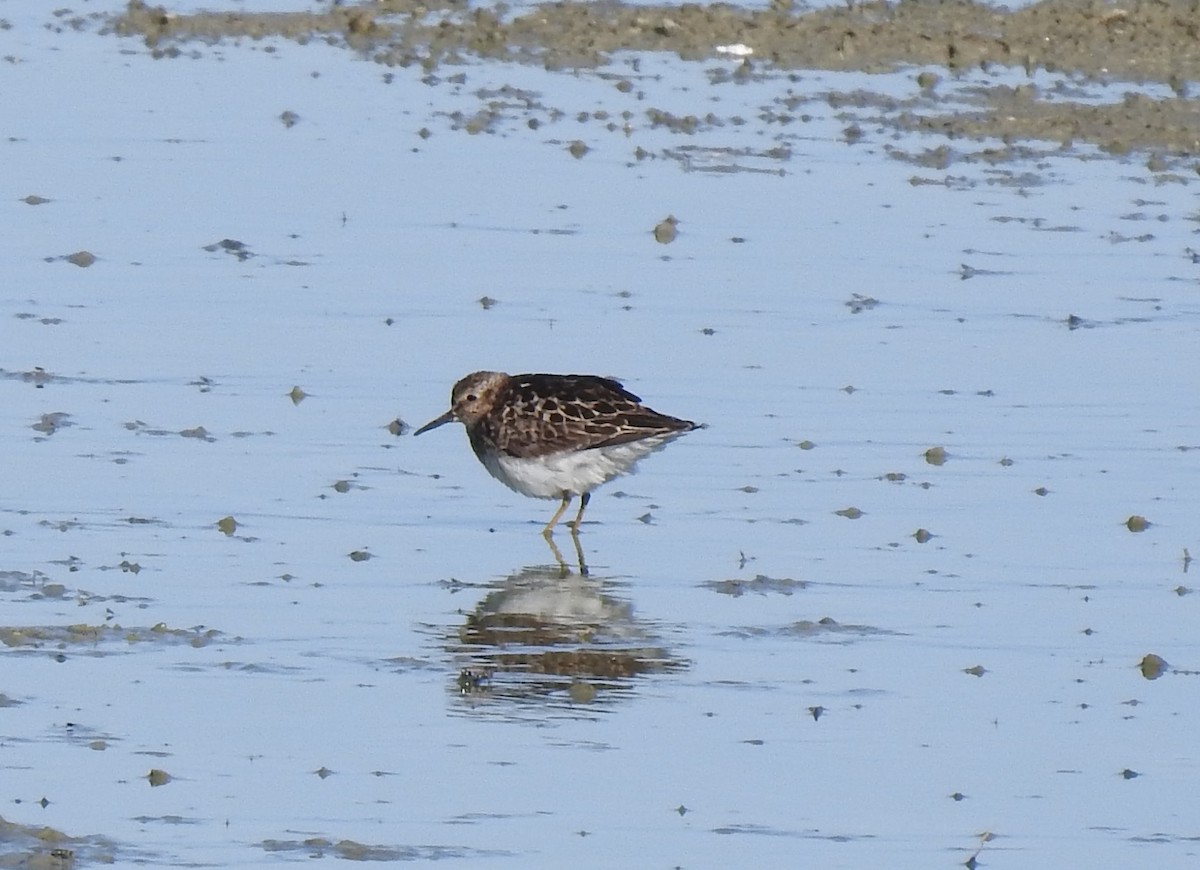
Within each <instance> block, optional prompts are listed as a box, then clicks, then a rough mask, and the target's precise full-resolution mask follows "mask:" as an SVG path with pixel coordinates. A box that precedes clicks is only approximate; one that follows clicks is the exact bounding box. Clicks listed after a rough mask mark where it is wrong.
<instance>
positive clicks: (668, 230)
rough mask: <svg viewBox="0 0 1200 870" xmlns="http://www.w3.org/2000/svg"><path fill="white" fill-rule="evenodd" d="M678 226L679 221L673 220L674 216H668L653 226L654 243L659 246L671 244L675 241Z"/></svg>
mask: <svg viewBox="0 0 1200 870" xmlns="http://www.w3.org/2000/svg"><path fill="white" fill-rule="evenodd" d="M678 226H679V221H678V220H676V219H675V217H674V215H668V216H667V217H665V218H664V219H663V220H661V221H659V223H658V225H657V226H655V228H654V241H656V242H658V243H659V244H660V245H669V244H671V242H673V241H675V237H676V236H677V235H678V234H679V231H678V229H677V227H678Z"/></svg>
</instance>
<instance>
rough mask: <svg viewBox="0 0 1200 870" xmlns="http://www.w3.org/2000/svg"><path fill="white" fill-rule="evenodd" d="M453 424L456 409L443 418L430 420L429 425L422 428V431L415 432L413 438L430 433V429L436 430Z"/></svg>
mask: <svg viewBox="0 0 1200 870" xmlns="http://www.w3.org/2000/svg"><path fill="white" fill-rule="evenodd" d="M453 422H454V409H453V408H451V409H450V410H449V411H447V412H446V413H445V414H443V415H442V416H440V417H437V418H436V419H433V420H430V421H429V422H428V423H426V424H425V425H424V426H422V427H421V428H420V429H418V430H417V431H416V432H414V433H413V437H414V438H415V437H416V436H418V435H420V434H421V433H422V432H428V431H429V430H430V429H436V428H437V427H438V426H445V425H446V424H447V423H453Z"/></svg>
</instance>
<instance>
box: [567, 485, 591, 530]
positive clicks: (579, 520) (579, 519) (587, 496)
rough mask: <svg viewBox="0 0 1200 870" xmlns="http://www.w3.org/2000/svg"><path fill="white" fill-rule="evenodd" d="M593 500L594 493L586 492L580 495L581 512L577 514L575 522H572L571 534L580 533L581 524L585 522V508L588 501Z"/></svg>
mask: <svg viewBox="0 0 1200 870" xmlns="http://www.w3.org/2000/svg"><path fill="white" fill-rule="evenodd" d="M591 500H592V494H591V493H590V492H585V493H584V494H583V495H581V496H580V497H579V513H577V514H575V522H573V523H571V534H572V535H578V534H579V524H580V523H582V522H583V509H584V508H585V507H587V505H588V502H589V501H591Z"/></svg>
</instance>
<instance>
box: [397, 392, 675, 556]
mask: <svg viewBox="0 0 1200 870" xmlns="http://www.w3.org/2000/svg"><path fill="white" fill-rule="evenodd" d="M455 420H457V421H458V422H460V423H462V424H463V425H464V426H466V429H467V437H468V438H469V439H470V442H471V447H472V449H473V450H474V451H475V455H476V456H477V457H479V461H480V462H482V463H483V465H484V467H485V468H487V470H488V472H489V473H490V474H491V475H492V476H493V477H495V478H496V479H497V480H499V481H500V482H501V483H504V484H505V485H506V486H508V487H510V488H511V489H513V490H516V491H517V492H519V493H521V494H523V495H528V496H532V497H534V498H561V499H562V504H561V505H560V506H559V509H558V511H557V512H555V514H554V516H553V517H552V518H551V520H550V522H549V524H547V526H546V528H545V530H544V531H545V533H546V534H547V535H548V534H550V533H551V532H552V531H553V529H554V525H555V523H557V522H558V520H559V518H560V517H561V516H562V514H563V512H564V511H565V510H566V509H567V505H568V504H570V501H571V497H572V496H573V495H579V496H580V506H579V513H578V514H577V515H576V517H575V521H574V523H572V524H571V526H572V531H573V532H578V531H579V522H580V520H581V519H582V517H583V510H584V508H585V507H587V503H588V499H589V498H590V497H591V491H592V490H593V489H594V488H596V487H597V486H599V485H600V484H602V483H604V482H605V481H608V480H611V479H612V478H614V477H616V476H617V475H620V474H627V473H629V472H631V471H632V470H633V468H634V466H635V465H636V463H637V461H638V460H639V459H641V458H642V457H644V456H646V455H647V454H649V453H652V452H654V451H655V450H658V449H660V448H661V447H663V446H664V445H666V444H667V443H668V442H670V441H672V440H674V439H675V438H678V437H679V436H680V435H682V434H684V433H685V432H690V431H691V430H692V429H695V428H697V426H696V424H695V423H692V422H691V421H690V420H680V419H678V418H676V417H669V416H667V415H666V414H660V413H658V412H657V411H654V410H652V409H650V408H647V407H646V406H645V405H643V404H642V401H641V399H639V398H638V397H637V396H635V395H634V394H633V393H631V392H629V391H628V390H626V389H625V388H624V387H623V386H621V384H620V383H618V382H617V381H614V380H612V379H611V378H602V377H597V376H595V375H546V374H525V375H508V374H504V373H503V372H475V373H474V374H470V375H467V376H466V377H465V378H463V379H462V380H460V381H459V382H458V383H457V384H455V385H454V389H453V390H452V391H451V393H450V410H449V411H447V412H446V413H445V414H443V415H442V416H440V417H437V418H435V419H433V420H430V421H429V422H428V423H426V424H425V425H424V426H422V427H421V428H420V429H418V430H417V431H416V432H415V433H414V434H416V435H420V434H421V433H422V432H428V431H429V430H430V429H435V428H437V427H438V426H441V425H443V424H445V423H450V422H452V421H455Z"/></svg>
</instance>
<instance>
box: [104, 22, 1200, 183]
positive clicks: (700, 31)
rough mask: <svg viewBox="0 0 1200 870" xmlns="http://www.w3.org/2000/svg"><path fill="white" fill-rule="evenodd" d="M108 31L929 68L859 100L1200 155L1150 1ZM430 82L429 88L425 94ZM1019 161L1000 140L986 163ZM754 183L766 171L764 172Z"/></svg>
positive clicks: (793, 65) (121, 26)
mask: <svg viewBox="0 0 1200 870" xmlns="http://www.w3.org/2000/svg"><path fill="white" fill-rule="evenodd" d="M105 30H106V31H107V32H111V33H115V34H118V35H121V36H135V37H140V38H141V39H142V40H143V41H144V43H145V44H146V46H147V47H148V48H149V49H150V50H151V51H152V52H153V53H154V54H155V55H156V56H159V57H171V56H177V55H180V54H182V53H183V50H182V48H181V46H184V45H188V44H192V45H195V44H197V43H199V44H207V45H213V44H215V43H219V42H222V41H225V40H238V39H241V38H251V39H254V40H256V41H257V40H263V39H268V38H272V37H274V38H276V39H282V40H291V41H294V42H297V43H306V42H308V41H311V40H318V41H320V42H322V43H325V44H331V45H335V46H341V47H343V48H345V49H347V50H349V51H352V52H354V53H356V54H359V55H362V56H365V57H367V58H369V59H372V60H374V61H376V62H377V63H379V64H381V65H384V66H387V67H415V68H417V69H418V70H420V71H423V72H424V73H426V74H430V73H432V72H433V71H434V70H437V69H438V68H440V67H443V66H452V65H457V64H460V63H462V62H463V61H464V60H466V59H468V58H482V59H490V60H499V61H503V62H509V63H526V64H536V65H538V66H544V67H546V68H547V69H551V70H553V69H563V70H567V69H571V70H578V69H580V68H599V67H602V66H604V65H606V64H609V63H611V62H612V61H613V59H614V57H615V56H617V55H618V54H620V53H669V54H673V55H676V56H678V57H680V58H681V59H683V60H687V61H705V60H712V59H717V58H720V59H722V60H723V61H724V62H725V63H726V64H728V62H729V60H730V58H736V57H741V58H743V60H742V61H741V63H740V64H738V65H736V66H735V67H734V68H733V69H731V70H729V69H727V70H725V71H724V72H722V73H719V74H714V75H715V78H714V80H713V83H714V84H717V83H720V82H728V83H732V84H735V85H736V84H739V83H744V82H749V81H753V80H754V79H755V78H758V77H762V76H764V75H767V76H777V77H781V78H782V77H784V76H786V75H790V74H793V73H794V72H795V71H797V70H836V71H858V72H865V73H883V72H896V71H899V70H903V69H906V68H919V67H934V68H936V69H938V70H940V71H941V74H937V73H934V72H931V71H929V70H924V71H921V72H919V74H915V75H914V79H913V84H914V89H913V93H912V95H911V96H910V97H908V98H905V99H895V98H889V97H884V96H882V95H879V94H873V95H869V99H868V102H871V103H874V104H876V107H877V108H878V109H880V110H881V114H880V115H879V119H880V120H881V121H882V123H883V124H884V125H886V126H889V127H894V128H897V129H907V130H911V131H916V132H921V133H926V134H935V135H939V136H948V137H964V136H965V137H969V138H973V139H983V138H990V139H999V140H1003V141H1004V142H1005V143H1008V141H1009V140H1010V139H1035V140H1050V141H1053V142H1057V143H1059V145H1060V147H1070V146H1071V145H1073V144H1074V143H1084V142H1086V143H1091V144H1094V145H1096V146H1097V147H1098V148H1100V149H1101V150H1102V151H1104V152H1108V153H1112V154H1126V153H1128V152H1129V151H1131V150H1147V151H1151V152H1155V153H1156V154H1157V155H1158V156H1156V157H1155V161H1154V165H1155V166H1158V167H1159V170H1161V169H1166V168H1167V166H1168V163H1167V162H1166V155H1171V156H1174V157H1186V156H1190V155H1191V154H1194V153H1195V152H1197V151H1200V105H1198V104H1197V103H1196V102H1195V101H1193V100H1189V99H1186V97H1187V95H1188V82H1189V81H1195V80H1197V79H1200V48H1198V46H1200V36H1198V33H1200V19H1197V18H1196V16H1195V15H1194V14H1192V12H1191V11H1190V10H1187V9H1186V8H1185V7H1181V6H1180V7H1177V6H1175V5H1173V4H1164V3H1155V2H1150V0H1142V2H1133V3H1128V4H1123V5H1122V6H1120V7H1114V6H1111V5H1109V4H1102V3H1084V2H1078V0H1045V2H1041V3H1035V4H1033V5H1031V6H1028V7H1025V8H1022V9H1017V10H1005V9H998V8H993V7H990V6H986V5H982V4H977V3H971V2H962V3H938V2H922V0H912V2H898V3H884V2H873V3H853V4H849V5H848V6H847V7H839V8H834V7H831V8H826V9H818V10H806V9H801V8H797V7H796V6H794V5H793V4H792V3H790V2H778V3H772V4H771V7H770V8H769V9H758V10H755V9H739V8H737V7H734V6H727V5H724V4H713V5H702V4H685V5H683V6H653V5H650V6H642V5H637V6H628V5H623V4H620V3H604V4H595V3H546V4H539V5H533V6H529V7H523V8H522V9H520V10H519V11H517V12H515V13H514V14H512V15H505V14H504V13H503V12H501V13H500V14H497V13H496V12H494V11H492V10H489V9H482V8H475V9H470V8H468V7H467V5H466V4H464V3H461V2H455V0H449V2H440V3H437V2H435V3H432V4H429V3H418V2H416V0H386V2H372V3H363V4H357V5H345V6H334V7H333V8H330V9H328V10H325V11H321V12H314V13H310V12H280V13H256V14H249V13H244V12H240V11H239V12H221V11H204V12H197V13H195V14H191V15H181V14H176V13H173V12H168V11H167V10H166V9H165V8H164V7H162V6H151V5H148V4H146V3H144V2H142V0H131V2H130V3H129V5H128V6H127V8H126V9H125V11H124V12H123V13H122V14H120V15H118V16H115V17H114V18H113V19H111V20H110V21H109V22H107V24H106V27H105ZM735 49H736V50H735ZM194 52H195V49H193V53H194ZM993 70H1002V71H1008V72H1009V73H1015V74H1017V75H1019V76H1022V77H1024V79H1025V80H1026V82H1027V83H1026V84H1017V85H1014V84H1011V83H996V84H995V85H990V86H980V87H977V88H976V89H975V90H974V93H973V94H972V96H971V99H972V100H973V102H974V103H975V110H974V111H968V112H964V111H962V110H961V109H960V108H959V107H957V106H953V105H947V99H946V97H945V96H944V95H943V94H942V93H941V92H942V91H943V90H945V89H946V86H947V85H948V84H950V83H952V80H953V79H954V78H955V77H958V76H961V75H962V74H964V73H967V72H980V71H982V72H984V73H987V74H990V73H991V72H992V71H993ZM1047 73H1050V74H1053V75H1055V76H1057V77H1059V79H1058V81H1057V84H1055V85H1052V86H1051V87H1050V88H1049V89H1047V88H1045V87H1043V86H1041V85H1039V84H1037V82H1038V80H1039V77H1040V76H1045V75H1046V74H1047ZM1063 78H1065V79H1067V80H1071V79H1078V80H1080V81H1082V82H1085V83H1093V84H1095V85H1097V86H1102V85H1110V84H1112V83H1114V82H1123V83H1125V85H1127V86H1128V89H1127V91H1126V92H1124V93H1122V95H1121V96H1120V97H1119V99H1117V100H1115V101H1111V100H1110V101H1109V102H1108V103H1107V104H1105V105H1097V104H1095V98H1094V97H1092V96H1090V95H1089V94H1087V93H1086V92H1083V93H1080V94H1076V93H1074V92H1072V91H1071V89H1070V88H1069V87H1066V89H1065V90H1064V87H1065V86H1064V85H1063V82H1062V79H1063ZM438 80H439V79H438V78H437V77H436V76H430V78H429V82H430V83H436V82H437V81H438ZM1148 83H1155V84H1156V85H1157V87H1148V86H1147V85H1148ZM618 88H619V89H620V90H622V92H624V93H629V92H631V91H633V89H634V85H633V84H632V83H631V82H630V80H629V79H628V78H622V79H621V80H620V81H619V82H618ZM861 96H862V95H860V98H861ZM526 97H527V99H526V100H525V106H524V111H526V112H528V111H532V110H534V109H535V108H536V109H537V111H538V112H539V113H541V114H545V115H548V117H549V118H550V119H552V120H553V119H556V117H557V112H556V110H548V109H546V107H544V106H540V104H539V102H538V99H537V97H536V95H526ZM860 101H861V99H860ZM486 102H487V105H485V106H484V107H483V108H481V110H480V111H479V112H478V113H476V114H468V113H461V112H460V113H454V114H453V115H452V116H451V117H452V119H453V124H454V126H455V127H456V128H458V129H465V130H467V131H468V132H471V133H479V132H483V131H494V130H495V129H496V122H497V120H498V119H499V118H501V117H503V116H506V115H509V114H511V111H512V109H513V108H514V107H512V106H505V105H500V106H497V105H496V103H497V101H496V100H495V99H489V100H488V101H486ZM652 113H653V115H656V116H657V120H655V117H653V116H652V118H651V121H652V123H668V124H670V125H671V126H672V129H677V130H678V131H679V132H682V133H693V132H696V131H697V130H699V129H700V128H701V127H705V126H712V125H713V124H714V123H722V121H721V120H719V119H713V118H696V117H694V116H686V117H683V118H680V117H677V116H674V115H672V114H671V113H670V112H667V111H664V110H658V109H655V110H652ZM563 114H564V115H568V114H573V113H569V110H564V111H563ZM618 126H620V125H616V124H614V127H618ZM847 130H848V132H847V141H848V142H850V143H853V142H857V141H859V140H860V139H861V137H862V135H863V134H864V129H863V127H862V126H861V124H851V125H848V127H847ZM581 144H582V143H581ZM585 153H586V152H585ZM1019 154H1020V151H1019V149H1018V150H1015V151H1010V150H1009V149H1008V146H1007V144H1006V146H1005V147H1002V148H998V149H995V150H994V151H992V152H989V153H988V154H987V155H986V157H985V158H984V159H988V160H992V161H998V160H1003V159H1014V158H1016V157H1017V156H1019ZM736 159H739V158H738V156H736V155H733V156H731V157H729V158H726V159H724V160H723V161H720V162H718V163H717V164H716V167H715V168H716V171H722V169H721V167H723V166H724V167H728V166H730V165H733V164H732V161H733V160H736ZM752 169H753V171H771V168H770V166H769V165H759V166H753V167H752Z"/></svg>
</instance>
